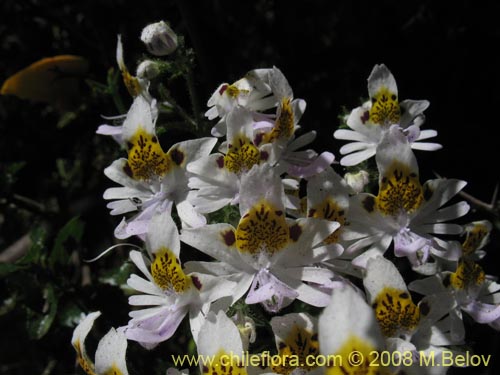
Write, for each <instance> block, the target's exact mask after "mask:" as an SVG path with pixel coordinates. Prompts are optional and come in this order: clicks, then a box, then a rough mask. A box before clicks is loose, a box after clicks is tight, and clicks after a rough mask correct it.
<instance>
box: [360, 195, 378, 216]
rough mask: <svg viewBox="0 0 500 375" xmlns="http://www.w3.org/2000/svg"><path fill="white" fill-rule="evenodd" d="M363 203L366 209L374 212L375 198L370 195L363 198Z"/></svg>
mask: <svg viewBox="0 0 500 375" xmlns="http://www.w3.org/2000/svg"><path fill="white" fill-rule="evenodd" d="M362 204H363V207H364V208H365V210H366V211H368V212H373V209H374V207H375V198H373V197H372V196H368V197H366V198H365V199H364V200H363V202H362Z"/></svg>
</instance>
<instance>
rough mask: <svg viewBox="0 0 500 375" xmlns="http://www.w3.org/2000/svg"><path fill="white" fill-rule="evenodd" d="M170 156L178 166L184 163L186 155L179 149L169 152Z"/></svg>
mask: <svg viewBox="0 0 500 375" xmlns="http://www.w3.org/2000/svg"><path fill="white" fill-rule="evenodd" d="M169 154H170V158H171V159H172V161H173V162H174V163H175V164H177V165H181V164H182V162H183V161H184V153H183V152H182V151H181V150H179V149H178V148H174V149H173V150H171V151H170V152H169Z"/></svg>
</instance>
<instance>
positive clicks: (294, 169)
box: [288, 151, 335, 178]
mask: <svg viewBox="0 0 500 375" xmlns="http://www.w3.org/2000/svg"><path fill="white" fill-rule="evenodd" d="M333 160H335V156H334V155H333V154H332V153H331V152H326V151H325V152H323V153H321V155H319V156H318V157H317V158H316V160H314V161H313V162H312V163H310V164H309V165H307V166H304V167H299V166H296V165H291V166H290V168H289V169H288V173H289V174H290V175H292V176H295V177H300V178H308V177H311V176H314V175H316V174H319V173H321V172H323V171H324V170H325V169H326V168H328V166H329V165H330V164H332V163H333Z"/></svg>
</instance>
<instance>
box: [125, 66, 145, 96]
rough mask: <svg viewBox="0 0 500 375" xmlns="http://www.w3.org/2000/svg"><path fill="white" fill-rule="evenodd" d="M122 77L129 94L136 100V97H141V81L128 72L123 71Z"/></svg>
mask: <svg viewBox="0 0 500 375" xmlns="http://www.w3.org/2000/svg"><path fill="white" fill-rule="evenodd" d="M122 77H123V83H124V84H125V87H126V88H127V91H128V92H129V94H130V95H131V96H132V97H133V98H135V97H136V96H139V94H140V93H141V92H142V87H141V85H140V83H139V80H138V79H137V78H136V77H134V76H133V75H131V74H130V73H129V71H128V70H126V69H125V70H122Z"/></svg>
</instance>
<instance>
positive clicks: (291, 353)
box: [272, 325, 319, 375]
mask: <svg viewBox="0 0 500 375" xmlns="http://www.w3.org/2000/svg"><path fill="white" fill-rule="evenodd" d="M278 350H279V352H278V355H279V356H280V357H281V359H282V360H281V361H280V363H279V365H276V366H272V370H273V371H274V372H275V373H278V374H284V375H288V374H290V373H291V372H292V371H293V370H295V369H296V368H301V369H303V370H306V371H310V370H312V369H313V368H315V367H317V366H318V364H316V363H315V362H314V361H311V360H309V363H310V364H312V366H308V363H307V362H308V361H307V360H306V359H307V357H308V356H312V357H315V356H317V355H318V353H319V342H318V335H317V333H313V332H310V331H308V330H306V329H305V328H303V327H299V326H298V325H294V326H293V328H292V329H291V331H290V333H289V334H288V336H287V337H286V338H285V341H282V342H280V343H278ZM292 359H293V361H292ZM295 362H296V363H295Z"/></svg>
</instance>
